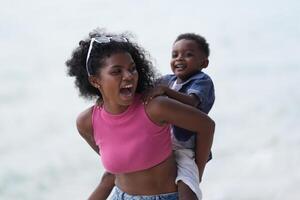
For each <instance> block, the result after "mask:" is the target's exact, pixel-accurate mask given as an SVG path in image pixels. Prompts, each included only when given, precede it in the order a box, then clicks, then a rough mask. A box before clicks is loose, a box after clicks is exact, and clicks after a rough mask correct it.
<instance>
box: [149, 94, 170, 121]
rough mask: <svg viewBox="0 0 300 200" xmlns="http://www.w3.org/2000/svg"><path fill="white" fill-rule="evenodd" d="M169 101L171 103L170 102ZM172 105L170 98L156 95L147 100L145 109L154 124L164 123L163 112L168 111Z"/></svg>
mask: <svg viewBox="0 0 300 200" xmlns="http://www.w3.org/2000/svg"><path fill="white" fill-rule="evenodd" d="M170 103H171V104H170ZM171 107H173V106H172V100H171V99H169V98H168V97H166V96H157V97H155V98H153V99H152V100H150V101H149V102H147V104H146V105H145V110H146V113H147V115H148V116H149V117H150V119H151V120H152V121H153V122H155V123H156V124H160V125H162V124H164V123H165V117H164V116H165V114H167V113H169V110H170V109H171Z"/></svg>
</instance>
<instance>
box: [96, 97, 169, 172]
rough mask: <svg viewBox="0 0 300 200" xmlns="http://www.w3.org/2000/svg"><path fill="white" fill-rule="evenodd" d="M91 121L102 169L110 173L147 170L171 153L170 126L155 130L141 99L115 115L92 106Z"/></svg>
mask: <svg viewBox="0 0 300 200" xmlns="http://www.w3.org/2000/svg"><path fill="white" fill-rule="evenodd" d="M92 120H93V129H94V139H95V142H96V144H97V146H98V147H99V153H100V155H101V160H102V163H103V166H104V168H105V169H106V170H107V171H109V172H111V173H114V174H119V173H129V172H135V171H140V170H144V169H148V168H150V167H153V166H155V165H157V164H159V163H160V162H162V161H164V160H165V159H166V158H167V157H169V156H170V154H171V152H172V147H171V138H170V126H169V125H165V126H158V125H156V124H154V123H153V122H152V121H151V120H150V119H149V118H148V116H147V114H146V113H145V108H144V104H143V103H142V101H141V100H140V95H136V96H135V99H134V103H133V104H132V105H130V106H129V107H128V109H127V110H126V111H125V112H123V113H121V114H118V115H113V114H110V113H108V112H106V111H105V110H104V109H103V108H102V107H99V106H94V109H93V116H92Z"/></svg>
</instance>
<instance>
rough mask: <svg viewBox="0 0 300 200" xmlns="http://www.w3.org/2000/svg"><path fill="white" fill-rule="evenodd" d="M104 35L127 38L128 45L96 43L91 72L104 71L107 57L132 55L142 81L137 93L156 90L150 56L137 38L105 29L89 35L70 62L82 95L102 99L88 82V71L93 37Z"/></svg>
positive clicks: (82, 41) (70, 68)
mask: <svg viewBox="0 0 300 200" xmlns="http://www.w3.org/2000/svg"><path fill="white" fill-rule="evenodd" d="M101 36H118V37H124V38H126V39H127V41H128V42H117V41H114V40H112V41H110V42H109V43H97V42H94V43H93V49H92V51H91V53H90V57H89V67H90V68H89V69H90V70H89V72H90V73H91V75H94V74H95V73H96V72H97V71H98V70H99V68H101V67H102V66H101V65H102V64H103V61H104V59H105V58H107V57H109V56H111V55H112V54H115V53H120V52H128V53H129V54H130V55H131V57H132V59H133V60H134V62H135V64H136V68H137V71H138V75H139V79H138V85H137V89H136V92H137V93H142V92H143V91H145V90H147V89H148V88H151V87H153V85H154V80H155V78H156V73H155V71H154V68H153V66H152V62H151V61H150V56H149V54H148V53H147V52H146V51H145V50H144V49H143V48H141V47H140V46H138V44H136V43H134V42H132V41H130V39H129V38H131V37H133V36H132V34H130V33H128V32H127V33H122V34H110V33H107V32H106V31H105V30H104V29H95V30H94V31H92V32H91V33H89V37H88V38H87V39H85V40H81V41H80V42H79V46H78V47H77V48H75V50H74V51H73V53H72V55H71V58H70V59H68V60H67V61H66V63H65V64H66V66H67V73H68V75H69V76H74V77H75V85H76V87H78V89H79V93H80V96H83V97H85V98H88V99H93V98H98V100H102V95H101V93H100V91H99V90H98V89H97V88H95V87H93V86H92V85H91V84H90V82H89V79H88V74H87V71H86V57H87V53H88V49H89V45H90V41H91V38H94V37H101Z"/></svg>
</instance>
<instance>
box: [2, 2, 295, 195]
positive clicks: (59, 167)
mask: <svg viewBox="0 0 300 200" xmlns="http://www.w3.org/2000/svg"><path fill="white" fill-rule="evenodd" d="M299 13H300V3H299V1H296V0H286V1H276V0H272V1H271V0H253V1H247V2H246V1H238V0H228V1H205V2H204V1H196V0H194V1H193V0H191V1H181V2H179V1H171V0H165V1H159V0H152V1H138V0H124V1H109V0H77V1H71V0H65V1H60V0H52V1H37V0H27V1H21V0H10V1H8V0H4V1H3V0H1V7H0V44H1V48H0V113H1V115H0V199H3V200H19V199H20V200H33V199H39V200H53V199H74V200H76V199H78V200H81V199H86V198H87V196H88V195H89V194H90V193H91V192H92V190H93V189H94V188H95V187H96V185H97V183H98V182H99V179H100V177H101V174H102V172H103V167H102V165H101V162H100V159H99V157H98V156H97V155H96V153H94V152H93V151H92V150H91V149H90V148H89V146H88V145H87V144H86V143H85V141H84V140H83V139H82V138H81V137H80V136H79V134H78V133H77V130H76V127H75V119H76V117H77V115H78V113H79V112H80V111H82V110H83V109H85V108H86V107H88V106H90V105H92V102H90V101H87V100H84V99H82V98H80V97H79V96H78V91H77V89H76V88H75V87H74V83H73V81H74V80H73V78H70V77H68V76H67V75H66V67H65V65H64V62H65V61H66V60H67V59H68V58H69V57H70V55H71V52H72V50H73V49H74V48H75V47H76V46H77V44H78V42H79V40H81V39H83V38H85V37H86V36H87V35H88V32H90V31H91V30H93V29H94V28H96V27H105V28H107V30H108V31H112V32H119V33H120V32H123V31H131V32H132V33H134V34H135V35H136V41H137V42H138V43H139V44H140V45H141V46H143V47H144V48H145V49H146V50H148V52H149V53H150V54H151V56H152V57H153V62H154V64H155V66H156V67H157V70H158V71H159V72H160V73H161V74H167V73H171V70H170V67H169V60H170V55H171V47H172V43H173V41H174V39H175V38H176V36H177V35H178V34H180V33H184V32H195V33H198V34H201V35H203V36H204V37H206V39H207V41H208V42H209V43H210V48H211V56H210V64H209V67H208V68H207V69H205V72H206V73H208V74H209V75H210V76H211V77H212V79H213V81H214V83H215V88H216V102H215V105H214V107H213V109H212V111H211V112H210V116H211V117H212V118H213V119H214V120H215V121H216V123H217V127H216V133H215V140H214V145H213V156H214V159H213V160H212V161H211V162H209V164H208V165H207V168H206V171H205V174H204V178H203V183H202V184H201V185H202V186H201V187H202V190H203V194H204V200H235V199H238V200H267V199H272V200H279V199H280V200H281V199H287V200H296V199H299V197H300V191H299V185H300V172H299V165H300V156H299V155H300V148H299V146H300V123H299V116H300V109H299V102H300V89H299V85H300V66H299V64H300V57H299V52H300V45H299V44H300V37H299V36H300V26H299V18H300V14H299Z"/></svg>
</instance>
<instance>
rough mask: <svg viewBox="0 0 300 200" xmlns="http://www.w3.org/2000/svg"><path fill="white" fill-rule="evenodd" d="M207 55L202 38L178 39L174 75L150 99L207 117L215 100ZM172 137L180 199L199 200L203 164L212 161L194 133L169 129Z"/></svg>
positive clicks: (164, 78) (158, 87)
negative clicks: (169, 101) (163, 99)
mask: <svg viewBox="0 0 300 200" xmlns="http://www.w3.org/2000/svg"><path fill="white" fill-rule="evenodd" d="M209 53H210V52H209V45H208V43H207V42H206V40H205V38H204V37H202V36H200V35H197V34H194V33H185V34H181V35H179V36H178V37H177V38H176V40H175V42H174V44H173V48H172V58H171V69H172V71H173V73H174V74H171V75H166V76H164V77H163V78H162V79H161V80H160V82H159V85H158V86H157V87H156V88H155V89H154V90H153V91H152V94H151V95H150V96H151V97H155V96H158V95H167V96H169V97H170V98H174V99H177V100H178V101H180V102H182V103H185V104H188V105H190V106H194V107H197V108H199V109H200V110H201V111H203V112H205V113H208V112H209V111H210V109H211V108H212V106H213V103H214V100H215V94H214V85H213V82H212V80H211V78H210V77H209V76H208V75H207V74H205V73H204V72H202V69H204V68H206V67H207V66H208V63H209V60H208V57H209ZM151 97H150V98H151ZM172 133H173V134H172V137H173V138H172V139H173V149H174V150H175V156H176V161H177V167H178V175H177V179H176V182H177V183H178V192H179V196H180V195H185V196H181V197H179V198H180V199H202V193H201V190H200V188H199V183H200V182H201V178H202V174H203V171H204V168H205V164H206V162H207V161H208V160H210V159H211V158H212V156H211V153H209V155H208V154H207V153H206V152H203V151H202V149H200V148H201V146H202V147H203V145H205V144H203V141H204V140H203V138H200V137H196V134H195V133H193V132H191V131H188V130H185V129H182V128H180V127H176V126H173V127H172ZM200 144H201V145H200ZM198 147H199V148H198ZM191 190H192V191H191Z"/></svg>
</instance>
